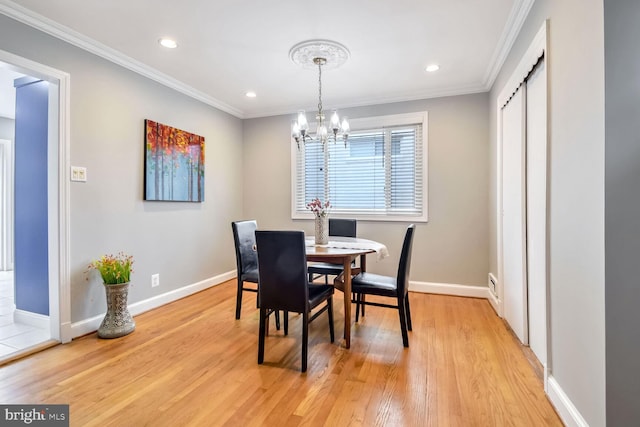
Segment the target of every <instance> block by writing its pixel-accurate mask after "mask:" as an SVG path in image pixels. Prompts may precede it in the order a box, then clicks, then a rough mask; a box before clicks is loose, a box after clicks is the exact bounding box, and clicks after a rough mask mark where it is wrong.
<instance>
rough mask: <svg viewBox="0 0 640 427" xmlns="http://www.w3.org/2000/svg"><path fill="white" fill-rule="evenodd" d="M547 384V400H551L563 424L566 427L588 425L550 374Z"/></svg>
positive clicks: (585, 426) (583, 426)
mask: <svg viewBox="0 0 640 427" xmlns="http://www.w3.org/2000/svg"><path fill="white" fill-rule="evenodd" d="M547 384H548V386H547V388H548V390H547V396H549V400H551V403H552V404H553V406H554V407H555V408H556V411H557V412H558V415H560V419H562V422H563V423H564V425H566V426H567V427H574V426H575V427H589V424H587V422H586V421H585V420H584V418H582V415H580V412H579V411H578V410H577V409H576V407H575V406H574V405H573V403H572V402H571V400H570V399H569V397H568V396H567V395H566V394H565V392H564V390H562V388H561V387H560V384H558V382H557V381H556V380H555V378H553V376H552V375H550V376H549V379H548V381H547Z"/></svg>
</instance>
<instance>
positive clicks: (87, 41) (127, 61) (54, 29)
mask: <svg viewBox="0 0 640 427" xmlns="http://www.w3.org/2000/svg"><path fill="white" fill-rule="evenodd" d="M0 13H2V14H4V15H7V16H8V17H10V18H12V19H15V20H16V21H19V22H22V23H23V24H26V25H29V26H31V27H33V28H35V29H37V30H40V31H42V32H44V33H47V34H49V35H51V36H53V37H56V38H58V39H60V40H63V41H65V42H67V43H70V44H72V45H74V46H77V47H79V48H80V49H83V50H86V51H87V52H91V53H93V54H94V55H97V56H100V57H102V58H105V59H106V60H108V61H111V62H113V63H114V64H118V65H120V66H122V67H124V68H127V69H129V70H131V71H133V72H135V73H138V74H140V75H142V76H144V77H147V78H149V79H151V80H153V81H156V82H158V83H160V84H162V85H164V86H166V87H169V88H171V89H173V90H176V91H178V92H180V93H183V94H185V95H187V96H189V97H191V98H193V99H196V100H198V101H201V102H203V103H205V104H207V105H210V106H212V107H215V108H217V109H219V110H222V111H225V112H227V113H229V114H231V115H233V116H236V117H238V118H240V119H244V118H245V117H244V114H243V113H242V111H240V110H238V109H237V108H234V107H232V106H230V105H228V104H225V103H224V102H222V101H219V100H217V99H215V98H213V97H212V96H209V95H207V94H206V93H204V92H201V91H199V90H197V89H195V88H193V87H191V86H189V85H186V84H184V83H182V82H181V81H179V80H176V79H174V78H173V77H171V76H169V75H167V74H164V73H161V72H159V71H158V70H155V69H154V68H151V67H149V66H148V65H145V64H143V63H142V62H139V61H137V60H135V59H133V58H131V57H129V56H127V55H125V54H123V53H121V52H119V51H117V50H115V49H112V48H110V47H109V46H107V45H104V44H102V43H100V42H98V41H96V40H93V39H91V38H89V37H87V36H85V35H83V34H81V33H79V32H77V31H74V30H72V29H71V28H69V27H66V26H64V25H62V24H59V23H57V22H55V21H53V20H51V19H49V18H46V17H44V16H42V15H39V14H37V13H35V12H33V11H31V10H29V9H26V8H24V7H22V6H20V5H18V4H16V3H14V2H11V1H8V0H2V1H0Z"/></svg>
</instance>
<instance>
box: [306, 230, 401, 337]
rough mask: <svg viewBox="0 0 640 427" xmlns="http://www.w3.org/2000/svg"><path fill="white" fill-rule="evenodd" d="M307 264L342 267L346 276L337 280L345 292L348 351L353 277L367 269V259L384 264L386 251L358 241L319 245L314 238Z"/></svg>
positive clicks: (345, 239) (339, 239)
mask: <svg viewBox="0 0 640 427" xmlns="http://www.w3.org/2000/svg"><path fill="white" fill-rule="evenodd" d="M305 246H306V252H307V261H311V262H327V263H331V264H338V265H342V267H343V273H342V275H341V276H339V277H338V278H336V280H337V281H338V282H340V283H341V284H342V287H343V291H344V339H345V347H346V348H350V347H351V276H352V275H353V273H354V272H358V271H361V272H364V271H366V269H367V255H368V254H373V253H375V254H376V255H377V259H378V260H381V259H383V258H385V257H387V256H389V251H388V250H387V247H386V246H385V245H384V244H382V243H379V242H376V241H373V240H369V239H362V238H359V237H338V236H329V241H328V243H327V244H322V245H319V244H316V243H315V239H314V237H313V236H311V237H307V238H306V240H305ZM358 257H360V266H359V267H358V268H357V269H352V265H351V264H352V262H353V261H354V260H356V259H357V258H358Z"/></svg>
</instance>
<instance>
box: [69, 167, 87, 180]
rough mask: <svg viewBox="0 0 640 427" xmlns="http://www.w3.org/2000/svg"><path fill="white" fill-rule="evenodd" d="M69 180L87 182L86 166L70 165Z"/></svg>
mask: <svg viewBox="0 0 640 427" xmlns="http://www.w3.org/2000/svg"><path fill="white" fill-rule="evenodd" d="M71 181H78V182H87V168H84V167H81V166H71Z"/></svg>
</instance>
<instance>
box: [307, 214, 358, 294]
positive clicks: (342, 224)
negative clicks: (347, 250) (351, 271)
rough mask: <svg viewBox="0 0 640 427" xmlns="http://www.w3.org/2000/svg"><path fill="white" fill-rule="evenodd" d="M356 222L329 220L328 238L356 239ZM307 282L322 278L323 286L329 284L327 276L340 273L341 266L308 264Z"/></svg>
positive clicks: (323, 263)
mask: <svg viewBox="0 0 640 427" xmlns="http://www.w3.org/2000/svg"><path fill="white" fill-rule="evenodd" d="M356 227H357V221H356V220H355V219H342V218H329V236H340V237H356ZM308 271H309V282H313V281H314V280H315V279H318V278H320V277H323V276H324V284H325V285H328V284H329V276H338V275H340V274H341V273H342V271H343V268H342V264H331V263H328V262H314V263H311V264H309V267H308Z"/></svg>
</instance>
